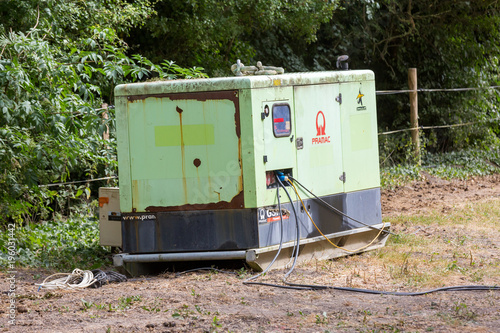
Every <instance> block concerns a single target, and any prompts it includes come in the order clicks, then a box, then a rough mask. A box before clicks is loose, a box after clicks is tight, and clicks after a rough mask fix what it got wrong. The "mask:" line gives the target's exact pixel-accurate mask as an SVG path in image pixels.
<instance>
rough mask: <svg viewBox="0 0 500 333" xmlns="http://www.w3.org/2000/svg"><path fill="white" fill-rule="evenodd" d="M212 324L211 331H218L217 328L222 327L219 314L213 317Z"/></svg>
mask: <svg viewBox="0 0 500 333" xmlns="http://www.w3.org/2000/svg"><path fill="white" fill-rule="evenodd" d="M210 326H211V327H210V332H217V329H218V328H221V327H222V325H221V324H220V323H219V318H217V316H214V318H213V319H212V324H211V325H210Z"/></svg>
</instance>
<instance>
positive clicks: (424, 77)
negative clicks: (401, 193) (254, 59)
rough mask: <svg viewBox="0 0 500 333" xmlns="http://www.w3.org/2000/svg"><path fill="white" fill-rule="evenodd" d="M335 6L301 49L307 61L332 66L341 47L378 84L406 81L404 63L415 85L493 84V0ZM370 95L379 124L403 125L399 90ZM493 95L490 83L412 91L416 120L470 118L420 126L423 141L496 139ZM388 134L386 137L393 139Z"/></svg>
mask: <svg viewBox="0 0 500 333" xmlns="http://www.w3.org/2000/svg"><path fill="white" fill-rule="evenodd" d="M341 6H342V8H341V9H339V10H337V11H335V13H334V14H333V17H332V20H331V21H329V22H328V23H327V24H325V25H323V26H322V28H321V29H320V30H319V32H318V41H317V42H316V43H314V44H313V45H311V46H310V47H309V48H307V49H305V51H304V52H303V53H302V58H301V59H303V61H304V63H306V64H307V66H309V67H310V68H313V69H322V68H323V69H332V68H333V66H334V63H335V59H336V57H337V56H338V55H339V54H348V55H349V56H350V57H351V68H369V69H372V70H374V71H375V74H376V83H377V89H378V90H397V89H407V87H408V86H407V71H408V68H411V67H415V68H417V70H418V85H419V88H428V89H443V88H445V89H446V88H462V87H487V86H495V85H498V74H499V68H498V65H499V64H498V57H499V55H500V46H499V44H498V43H497V42H496V41H497V40H498V38H499V31H500V30H499V28H500V16H499V14H500V4H499V3H498V2H497V1H493V0H486V1H464V0H458V1H456V0H453V1H452V0H448V1H436V0H404V1H395V0H370V1H368V0H356V1H343V2H342V3H341ZM377 100H378V112H379V125H380V127H381V128H382V129H384V130H385V129H399V128H408V127H410V124H409V105H408V97H407V95H397V96H378V98H377ZM499 101H500V99H499V95H498V93H497V91H495V90H480V91H472V92H432V93H430V92H429V93H420V94H419V117H420V125H425V126H432V125H445V124H460V123H465V122H477V124H475V125H473V126H464V127H460V128H452V129H439V130H435V131H426V132H425V136H426V138H425V139H426V143H427V148H428V149H430V150H433V151H447V150H451V149H461V148H464V147H465V146H470V145H477V146H480V147H483V148H486V147H488V145H490V144H492V143H493V142H496V143H498V137H499V135H500V129H499V126H498V120H497V121H495V119H498V118H499V117H500V114H499V112H498V107H497V104H498V102H499ZM395 138H396V137H395V136H393V137H391V138H389V139H388V141H390V142H388V144H389V145H392V146H394V144H395V142H397V141H398V140H395ZM403 146H404V144H403ZM400 148H404V147H400ZM401 157H402V158H404V157H405V155H404V154H402V155H401Z"/></svg>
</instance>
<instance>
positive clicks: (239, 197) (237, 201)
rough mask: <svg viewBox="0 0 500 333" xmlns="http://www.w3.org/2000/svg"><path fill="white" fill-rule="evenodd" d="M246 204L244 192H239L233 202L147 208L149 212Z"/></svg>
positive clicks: (207, 208)
mask: <svg viewBox="0 0 500 333" xmlns="http://www.w3.org/2000/svg"><path fill="white" fill-rule="evenodd" d="M243 205H244V201H243V192H240V193H238V194H237V195H235V196H234V197H233V199H232V200H231V202H227V201H219V202H213V203H209V204H195V205H191V204H187V205H181V206H169V207H158V206H149V207H147V208H146V211H147V212H178V211H185V210H214V209H242V208H243Z"/></svg>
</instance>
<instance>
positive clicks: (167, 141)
mask: <svg viewBox="0 0 500 333" xmlns="http://www.w3.org/2000/svg"><path fill="white" fill-rule="evenodd" d="M182 143H184V146H206V145H213V144H214V143H215V135H214V125H211V124H208V125H184V126H182V129H181V126H179V125H176V126H155V146H156V147H169V146H180V145H181V144H182Z"/></svg>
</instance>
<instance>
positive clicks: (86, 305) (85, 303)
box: [82, 298, 94, 312]
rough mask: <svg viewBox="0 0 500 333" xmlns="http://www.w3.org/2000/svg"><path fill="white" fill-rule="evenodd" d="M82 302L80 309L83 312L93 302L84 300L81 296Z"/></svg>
mask: <svg viewBox="0 0 500 333" xmlns="http://www.w3.org/2000/svg"><path fill="white" fill-rule="evenodd" d="M82 304H83V308H82V310H83V311H84V312H85V311H87V310H89V309H90V308H91V307H92V305H94V303H92V301H90V302H87V301H86V300H84V299H83V298H82Z"/></svg>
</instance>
